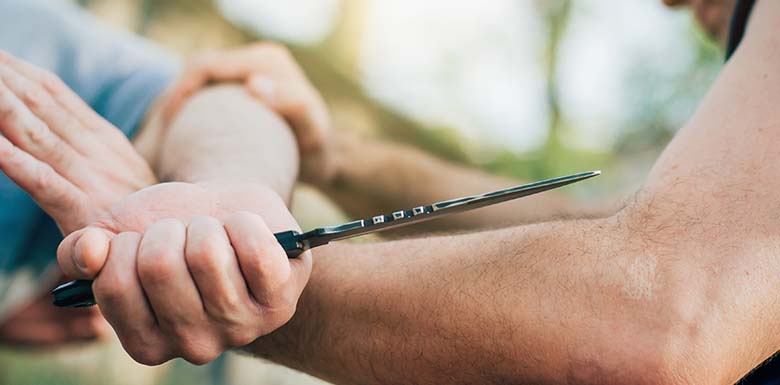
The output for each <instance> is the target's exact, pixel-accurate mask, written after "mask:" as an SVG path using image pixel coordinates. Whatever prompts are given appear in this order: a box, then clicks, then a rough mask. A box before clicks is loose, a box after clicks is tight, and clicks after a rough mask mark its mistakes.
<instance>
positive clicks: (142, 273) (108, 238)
mask: <svg viewBox="0 0 780 385" xmlns="http://www.w3.org/2000/svg"><path fill="white" fill-rule="evenodd" d="M173 201H176V203H174V202H173ZM241 207H243V209H241ZM289 229H298V227H297V225H296V224H295V222H294V220H293V219H292V217H291V216H290V214H289V212H287V210H286V208H285V207H284V205H283V202H282V201H281V199H280V198H279V197H278V195H276V193H274V192H272V191H270V190H268V189H267V188H265V187H263V186H257V185H251V184H240V185H238V184H233V185H218V184H212V183H205V184H202V185H195V184H187V183H166V184H162V185H158V186H153V187H151V188H148V189H145V190H142V191H140V192H138V193H136V194H133V195H131V196H129V197H128V198H127V199H126V200H125V202H123V203H120V204H119V205H117V207H115V209H114V210H112V213H111V215H110V216H109V217H107V218H104V219H103V220H102V221H101V222H99V223H98V224H96V225H95V226H93V227H91V228H89V229H85V230H83V231H79V232H76V233H74V234H72V235H71V236H69V237H68V238H66V240H65V241H63V244H62V245H61V248H60V253H59V254H58V258H59V261H60V264H61V266H62V268H63V269H64V271H66V272H68V274H70V275H73V276H74V278H80V279H94V283H93V291H94V294H95V298H96V300H97V302H98V305H100V307H101V311H102V312H103V314H104V315H105V316H106V318H107V319H108V320H109V322H110V323H111V325H112V326H113V327H114V329H115V330H116V331H117V335H118V336H119V338H120V340H122V342H123V345H124V347H125V349H126V350H127V351H128V353H130V355H131V356H132V357H133V358H135V359H136V360H138V361H139V362H142V363H145V364H159V363H161V362H164V361H167V360H168V359H171V358H173V357H184V358H185V359H187V360H189V361H190V362H193V363H198V364H200V363H205V362H208V361H210V360H211V359H213V358H215V357H216V356H217V355H218V354H220V353H221V352H223V351H224V350H226V349H230V348H235V347H240V346H243V345H246V344H248V343H250V342H251V341H253V340H254V339H256V338H257V337H260V336H262V335H265V334H267V333H269V332H271V331H273V330H275V329H276V328H278V327H280V326H281V325H283V324H284V323H286V322H287V321H288V320H289V319H290V317H292V314H293V312H294V311H295V307H296V303H297V299H298V297H299V296H300V294H301V292H302V290H303V287H304V286H305V284H306V281H307V280H308V277H309V274H310V272H311V256H310V255H309V253H305V254H303V255H301V256H300V257H299V258H296V259H288V258H287V255H286V253H285V252H284V250H283V249H282V248H281V246H280V245H279V244H278V243H277V242H276V239H275V237H274V235H273V232H278V231H282V230H289ZM77 261H82V263H81V265H82V266H78V263H77ZM145 303H148V305H144V304H145Z"/></svg>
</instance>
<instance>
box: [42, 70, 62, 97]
mask: <svg viewBox="0 0 780 385" xmlns="http://www.w3.org/2000/svg"><path fill="white" fill-rule="evenodd" d="M39 75H40V78H39V79H40V84H41V85H42V86H43V87H44V88H45V89H46V90H47V91H49V92H51V93H52V94H54V95H60V94H62V93H63V92H64V91H65V88H66V86H65V83H63V82H62V79H60V78H59V76H57V75H55V74H54V73H52V72H49V71H45V70H41V71H40V74H39Z"/></svg>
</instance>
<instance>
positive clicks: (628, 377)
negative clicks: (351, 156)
mask: <svg viewBox="0 0 780 385" xmlns="http://www.w3.org/2000/svg"><path fill="white" fill-rule="evenodd" d="M697 4H698V3H697ZM723 4H724V3H717V2H707V3H705V2H702V3H701V4H699V7H703V8H700V9H704V10H706V9H709V10H711V11H712V12H714V11H716V10H717V9H718V8H707V7H717V6H722V7H725V5H723ZM729 7H730V5H729ZM721 9H723V8H721ZM699 13H701V11H699ZM778 16H780V5H778V4H777V3H776V2H767V1H763V2H759V4H758V5H757V8H756V10H755V11H754V16H753V21H752V22H751V26H750V30H749V31H748V33H747V35H746V37H745V40H744V42H743V44H742V46H741V48H740V49H739V50H738V52H737V53H736V54H735V56H734V57H733V58H732V59H731V61H730V62H729V64H728V65H727V66H726V68H725V69H724V70H723V72H722V73H721V75H720V76H719V78H718V80H717V81H716V83H715V84H714V86H713V88H712V90H711V91H710V93H709V94H708V96H707V97H706V98H705V100H704V101H703V103H702V105H701V107H700V109H699V110H698V111H697V113H696V114H695V115H694V117H693V118H692V119H691V120H690V121H689V122H688V124H686V126H685V127H684V128H683V129H682V130H681V131H680V133H679V134H678V135H677V136H676V137H675V139H674V140H673V141H672V143H671V144H670V146H669V147H668V148H667V150H666V151H665V152H664V154H663V156H662V157H661V158H660V159H659V161H658V162H657V164H656V165H655V167H654V168H653V171H652V172H651V174H650V176H649V178H648V180H647V181H646V183H645V185H644V187H643V188H642V190H641V191H640V192H639V194H638V195H637V198H636V200H635V201H632V202H631V203H630V204H628V205H627V206H626V207H625V208H624V209H623V210H621V211H620V212H619V213H617V214H615V215H610V216H608V217H605V218H601V219H589V220H576V221H560V222H554V223H547V224H537V225H530V226H522V227H513V228H508V229H503V230H498V231H488V232H482V233H477V234H469V235H457V236H444V237H438V238H429V239H425V240H407V241H398V242H392V243H379V244H370V245H331V246H328V247H325V248H321V249H318V250H316V251H315V257H316V258H317V260H318V263H317V265H316V267H315V270H314V271H313V274H312V279H311V282H310V284H309V286H308V287H307V289H306V290H305V292H304V295H303V296H302V299H301V302H300V304H299V310H298V312H297V313H296V315H295V317H293V320H292V321H291V322H290V323H288V324H287V325H285V326H284V327H282V328H281V329H279V330H277V331H276V332H274V333H272V334H271V335H269V336H267V337H263V338H261V339H259V340H257V341H256V342H255V343H253V344H252V345H250V346H249V347H247V350H249V351H250V352H252V353H254V354H256V355H259V356H261V357H264V358H267V359H271V360H274V361H276V362H279V363H282V364H285V365H288V366H290V367H293V368H297V369H300V370H303V371H306V372H308V373H311V374H314V375H317V376H320V377H322V378H326V379H329V380H332V381H334V382H337V383H347V384H349V383H356V384H357V383H359V384H366V383H409V382H414V383H421V384H425V383H432V384H434V383H443V382H446V383H600V384H604V383H607V384H609V383H616V384H617V383H652V384H698V383H707V384H721V383H722V384H730V383H734V382H735V381H736V380H737V379H739V378H740V377H741V376H743V375H744V374H745V373H747V372H748V371H749V370H750V369H751V368H753V367H754V366H755V365H756V364H758V363H759V362H761V361H762V360H764V359H765V358H766V357H768V356H769V355H770V354H771V353H773V352H774V351H776V350H777V349H778V347H780V341H777V337H776V335H777V333H776V331H777V330H778V327H779V326H780V325H778V323H777V321H776V320H777V314H776V313H777V312H776V309H775V307H774V306H772V305H771V304H773V303H774V302H775V299H774V294H773V293H774V292H775V289H776V287H777V285H778V283H780V282H778V278H777V277H778V269H779V268H780V266H778V264H777V262H776V254H777V251H778V248H779V247H780V242H779V241H778V240H780V238H778V232H779V231H778V230H780V229H778V227H777V223H776V222H777V221H776V217H777V211H778V209H780V200H778V198H777V194H776V193H775V191H777V187H780V186H778V185H777V184H778V183H777V180H778V175H777V167H776V164H775V163H776V162H774V160H776V159H777V158H778V155H780V154H779V153H778V152H777V150H776V148H777V146H776V143H778V142H779V141H780V135H779V134H778V133H779V132H780V131H778V130H777V127H778V123H777V122H776V119H775V118H774V114H773V111H774V110H775V107H774V106H776V104H777V102H778V101H780V92H779V91H778V90H780V80H779V79H778V77H777V76H775V75H774V74H775V69H776V68H777V66H778V65H780V56H778V55H777V54H776V52H777V45H778V44H780V42H778V41H777V39H776V37H775V36H774V35H775V34H774V33H773V29H774V27H773V25H772V23H773V20H775V19H776V18H777V17H778ZM705 22H706V20H705ZM720 23H721V24H723V22H720ZM705 24H706V23H705ZM713 32H716V33H717V31H716V30H713ZM721 35H722V34H721ZM756 181H760V182H759V183H756Z"/></svg>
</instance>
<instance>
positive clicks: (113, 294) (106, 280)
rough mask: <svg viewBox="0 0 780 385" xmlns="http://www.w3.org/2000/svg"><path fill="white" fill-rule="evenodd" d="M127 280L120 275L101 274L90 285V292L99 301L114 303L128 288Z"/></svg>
mask: <svg viewBox="0 0 780 385" xmlns="http://www.w3.org/2000/svg"><path fill="white" fill-rule="evenodd" d="M127 281H128V280H127V279H126V278H124V277H122V276H121V274H115V273H113V272H111V273H101V274H100V275H99V276H98V278H97V279H95V281H94V282H93V284H92V290H93V291H94V292H95V298H97V299H99V300H100V301H107V302H115V301H117V300H119V299H121V298H122V297H123V296H124V294H125V292H126V288H127V287H128V286H129V283H128V282H127Z"/></svg>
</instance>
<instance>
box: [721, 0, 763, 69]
mask: <svg viewBox="0 0 780 385" xmlns="http://www.w3.org/2000/svg"><path fill="white" fill-rule="evenodd" d="M755 4H756V0H737V5H736V6H735V7H734V13H732V14H731V26H730V27H729V41H728V44H726V60H729V58H731V55H733V54H734V51H736V50H737V47H738V46H739V43H740V42H741V41H742V37H743V36H745V29H747V23H748V19H750V11H751V10H753V6H754V5H755Z"/></svg>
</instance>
